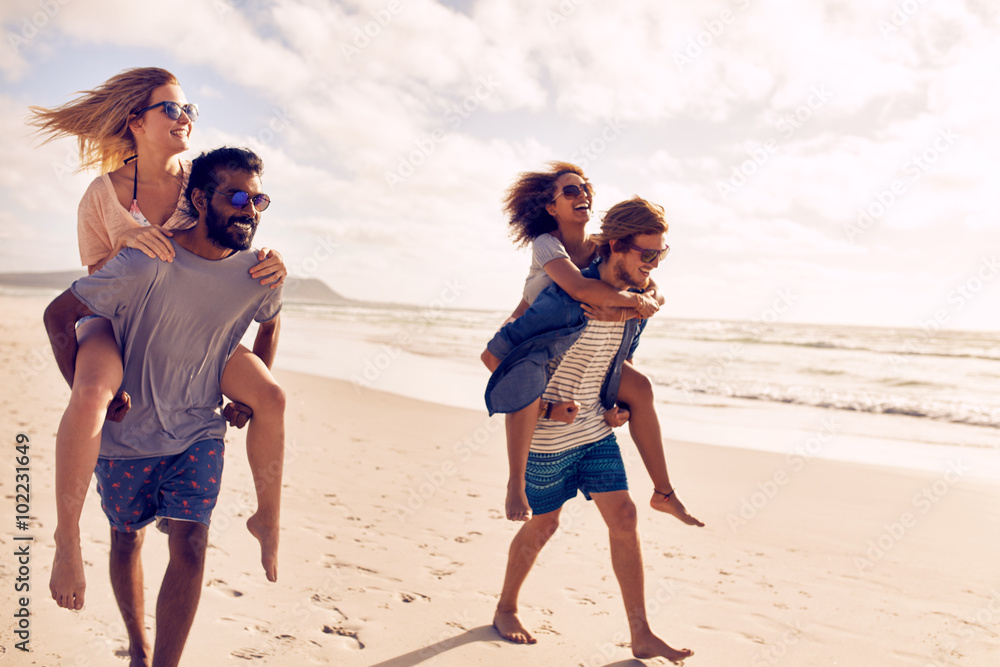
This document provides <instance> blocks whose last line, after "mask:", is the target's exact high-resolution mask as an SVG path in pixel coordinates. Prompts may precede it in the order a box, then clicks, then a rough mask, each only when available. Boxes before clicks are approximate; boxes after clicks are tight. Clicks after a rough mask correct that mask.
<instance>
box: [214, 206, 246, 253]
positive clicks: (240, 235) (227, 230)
mask: <svg viewBox="0 0 1000 667" xmlns="http://www.w3.org/2000/svg"><path fill="white" fill-rule="evenodd" d="M239 222H243V223H248V224H249V225H250V228H249V229H243V228H241V227H239V226H238V225H236V224H235V223H239ZM257 224H258V222H257V220H254V219H253V218H252V217H250V216H248V215H234V216H231V217H229V218H225V219H224V216H223V215H222V214H221V213H219V212H217V211H216V210H215V207H214V206H212V205H211V204H209V206H208V210H207V211H206V212H205V227H206V229H207V233H208V240H209V241H211V242H212V243H214V244H215V245H217V246H218V247H220V248H228V249H230V250H247V249H249V248H250V244H251V243H252V242H253V236H254V234H255V233H256V232H257Z"/></svg>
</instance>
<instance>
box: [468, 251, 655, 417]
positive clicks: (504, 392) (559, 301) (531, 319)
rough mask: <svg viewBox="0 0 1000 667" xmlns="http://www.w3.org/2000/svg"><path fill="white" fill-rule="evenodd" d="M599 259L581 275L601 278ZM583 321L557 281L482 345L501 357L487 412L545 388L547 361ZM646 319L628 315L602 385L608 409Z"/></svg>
mask: <svg viewBox="0 0 1000 667" xmlns="http://www.w3.org/2000/svg"><path fill="white" fill-rule="evenodd" d="M600 261H601V260H600V259H598V260H595V261H594V263H593V264H591V265H590V266H589V267H587V268H586V269H584V270H583V272H582V273H583V276H584V277H585V278H596V279H598V280H600V277H601V276H600V272H599V271H598V268H597V267H598V265H599V263H600ZM586 324H587V318H586V316H585V315H584V312H583V308H582V307H581V305H580V303H579V302H578V301H574V300H573V299H572V297H570V295H569V294H567V293H566V292H565V291H563V289H562V288H560V287H559V286H558V285H555V284H552V285H549V286H548V287H546V288H545V289H544V290H542V293H541V294H539V295H538V298H537V299H535V302H534V303H533V304H531V307H530V308H528V310H527V311H526V312H525V313H524V315H522V316H521V317H519V318H518V319H516V320H514V321H513V322H511V323H509V324H507V325H506V326H504V327H503V328H502V329H500V331H498V332H497V333H496V335H495V336H493V339H492V340H491V341H490V342H489V344H488V345H487V346H486V348H487V349H488V350H489V351H490V352H491V353H493V354H494V355H496V357H497V358H498V359H500V365H499V366H497V369H496V370H495V371H494V372H493V375H492V376H491V377H490V381H489V383H488V384H487V385H486V408H487V409H488V410H489V413H490V415H493V414H495V413H497V412H502V413H509V412H517V411H518V410H521V409H522V408H524V407H526V406H528V405H529V404H531V402H532V401H534V400H535V399H536V398H539V397H541V395H542V394H543V393H545V387H546V385H548V383H549V379H550V378H549V375H550V373H549V361H550V360H551V359H553V358H555V357H558V356H559V355H561V354H564V353H565V352H566V351H567V350H568V349H569V348H570V346H572V345H573V343H575V342H576V340H577V339H578V338H579V337H580V334H581V333H583V328H584V326H586ZM645 326H646V320H641V319H630V320H626V322H625V332H624V335H623V336H622V342H621V345H620V346H619V347H618V352H617V353H616V354H615V359H614V362H613V363H612V364H611V368H610V369H609V370H608V375H607V377H606V378H604V384H603V385H602V386H601V404H602V405H603V406H604V408H605V409H606V410H610V409H611V408H613V407H614V406H615V402H616V401H617V400H618V386H619V384H620V383H621V373H622V365H623V364H624V363H625V360H626V359H631V358H632V355H633V354H634V353H635V349H636V347H638V345H639V334H640V333H641V332H642V330H643V328H644V327H645Z"/></svg>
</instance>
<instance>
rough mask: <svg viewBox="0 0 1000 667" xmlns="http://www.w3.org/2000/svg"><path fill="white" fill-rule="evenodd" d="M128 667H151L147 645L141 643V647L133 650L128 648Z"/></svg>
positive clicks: (130, 647) (150, 655)
mask: <svg viewBox="0 0 1000 667" xmlns="http://www.w3.org/2000/svg"><path fill="white" fill-rule="evenodd" d="M128 656H129V661H128V667H151V665H152V664H153V663H152V659H153V658H152V654H151V651H150V650H149V644H148V643H143V645H142V646H138V647H135V648H133V647H132V646H131V645H129V647H128Z"/></svg>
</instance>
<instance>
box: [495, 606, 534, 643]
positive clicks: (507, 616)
mask: <svg viewBox="0 0 1000 667" xmlns="http://www.w3.org/2000/svg"><path fill="white" fill-rule="evenodd" d="M493 627H494V628H496V630H497V632H499V633H500V636H501V637H503V638H504V639H506V640H507V641H509V642H514V643H515V644H534V643H536V642H537V640H536V639H535V638H534V637H532V636H531V633H530V632H528V631H527V630H526V629H525V628H524V626H523V625H521V620H520V619H519V618H518V617H517V612H516V611H500V610H499V609H497V613H496V614H494V615H493Z"/></svg>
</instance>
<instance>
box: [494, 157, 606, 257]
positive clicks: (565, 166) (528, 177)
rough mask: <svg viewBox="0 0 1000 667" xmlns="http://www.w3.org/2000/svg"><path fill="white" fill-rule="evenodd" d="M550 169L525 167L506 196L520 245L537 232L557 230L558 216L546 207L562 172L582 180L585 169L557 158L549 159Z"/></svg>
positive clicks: (507, 208)
mask: <svg viewBox="0 0 1000 667" xmlns="http://www.w3.org/2000/svg"><path fill="white" fill-rule="evenodd" d="M548 165H549V171H526V172H523V173H522V174H521V175H520V176H518V178H517V180H516V181H514V184H513V185H511V186H510V187H509V188H508V189H507V192H506V194H505V195H504V200H503V210H504V213H505V214H506V215H507V216H509V218H510V219H509V220H508V223H509V224H510V227H511V229H510V234H511V236H513V237H514V243H515V244H516V245H517V246H518V247H524V246H526V245H528V244H529V243H531V242H532V241H533V240H535V239H536V238H537V237H538V236H540V235H542V234H545V233H548V232H552V231H555V230H556V229H557V227H558V225H556V219H555V218H553V217H552V215H551V214H549V212H548V211H547V210H546V209H545V207H546V206H548V204H549V202H551V201H552V198H553V197H554V196H555V184H556V181H557V180H559V177H560V176H562V175H563V174H576V175H577V176H579V177H580V178H582V179H583V180H587V177H586V176H584V174H583V169H580V167H578V166H576V165H575V164H570V163H569V162H559V161H558V160H555V161H552V162H549V163H548Z"/></svg>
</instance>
